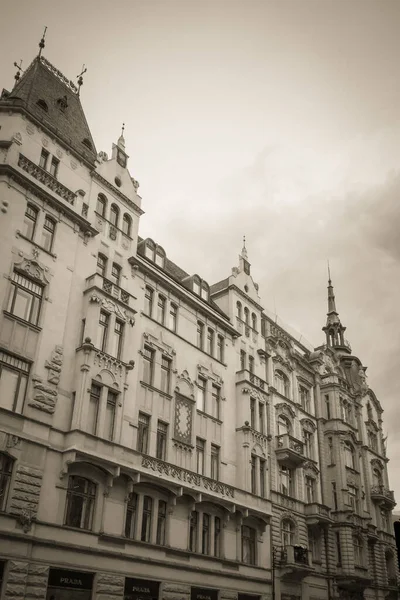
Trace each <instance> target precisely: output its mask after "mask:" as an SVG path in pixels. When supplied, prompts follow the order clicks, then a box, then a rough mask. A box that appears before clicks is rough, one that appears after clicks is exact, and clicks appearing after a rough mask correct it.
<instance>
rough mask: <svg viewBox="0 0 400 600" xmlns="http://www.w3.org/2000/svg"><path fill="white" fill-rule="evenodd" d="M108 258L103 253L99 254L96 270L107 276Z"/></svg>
mask: <svg viewBox="0 0 400 600" xmlns="http://www.w3.org/2000/svg"><path fill="white" fill-rule="evenodd" d="M106 268H107V258H106V257H105V256H103V254H98V255H97V268H96V271H97V273H98V274H99V275H101V276H102V277H105V276H106Z"/></svg>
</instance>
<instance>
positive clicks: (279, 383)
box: [274, 371, 290, 398]
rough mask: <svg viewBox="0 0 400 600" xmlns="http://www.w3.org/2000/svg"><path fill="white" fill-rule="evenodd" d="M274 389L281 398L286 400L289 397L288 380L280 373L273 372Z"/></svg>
mask: <svg viewBox="0 0 400 600" xmlns="http://www.w3.org/2000/svg"><path fill="white" fill-rule="evenodd" d="M274 379H275V388H276V391H277V392H278V393H279V394H282V396H286V398H289V397H290V383H289V378H288V377H287V375H285V373H282V371H275V377H274Z"/></svg>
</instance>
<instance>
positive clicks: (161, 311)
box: [157, 294, 166, 325]
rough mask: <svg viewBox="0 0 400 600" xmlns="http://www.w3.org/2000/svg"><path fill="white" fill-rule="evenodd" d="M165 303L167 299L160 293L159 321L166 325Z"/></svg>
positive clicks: (158, 304)
mask: <svg viewBox="0 0 400 600" xmlns="http://www.w3.org/2000/svg"><path fill="white" fill-rule="evenodd" d="M165 304H166V299H165V298H164V296H161V295H160V294H159V295H158V302H157V321H158V322H159V323H161V325H164V322H165Z"/></svg>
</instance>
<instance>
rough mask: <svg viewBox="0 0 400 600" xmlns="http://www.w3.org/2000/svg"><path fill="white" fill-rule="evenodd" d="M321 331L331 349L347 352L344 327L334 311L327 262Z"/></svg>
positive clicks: (334, 301)
mask: <svg viewBox="0 0 400 600" xmlns="http://www.w3.org/2000/svg"><path fill="white" fill-rule="evenodd" d="M322 331H324V332H325V334H326V343H327V345H328V346H330V347H331V348H337V349H339V348H340V349H341V350H344V349H345V350H346V351H348V347H347V344H346V342H345V339H344V335H343V334H344V332H345V331H346V327H344V326H343V325H342V323H341V322H340V318H339V313H338V312H337V310H336V300H335V293H334V291H333V285H332V280H331V270H330V265H329V261H328V312H327V318H326V325H325V327H323V328H322Z"/></svg>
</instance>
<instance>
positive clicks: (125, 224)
mask: <svg viewBox="0 0 400 600" xmlns="http://www.w3.org/2000/svg"><path fill="white" fill-rule="evenodd" d="M131 231H132V219H131V217H130V215H128V213H124V214H123V217H122V233H123V234H124V235H126V236H128V237H131Z"/></svg>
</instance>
